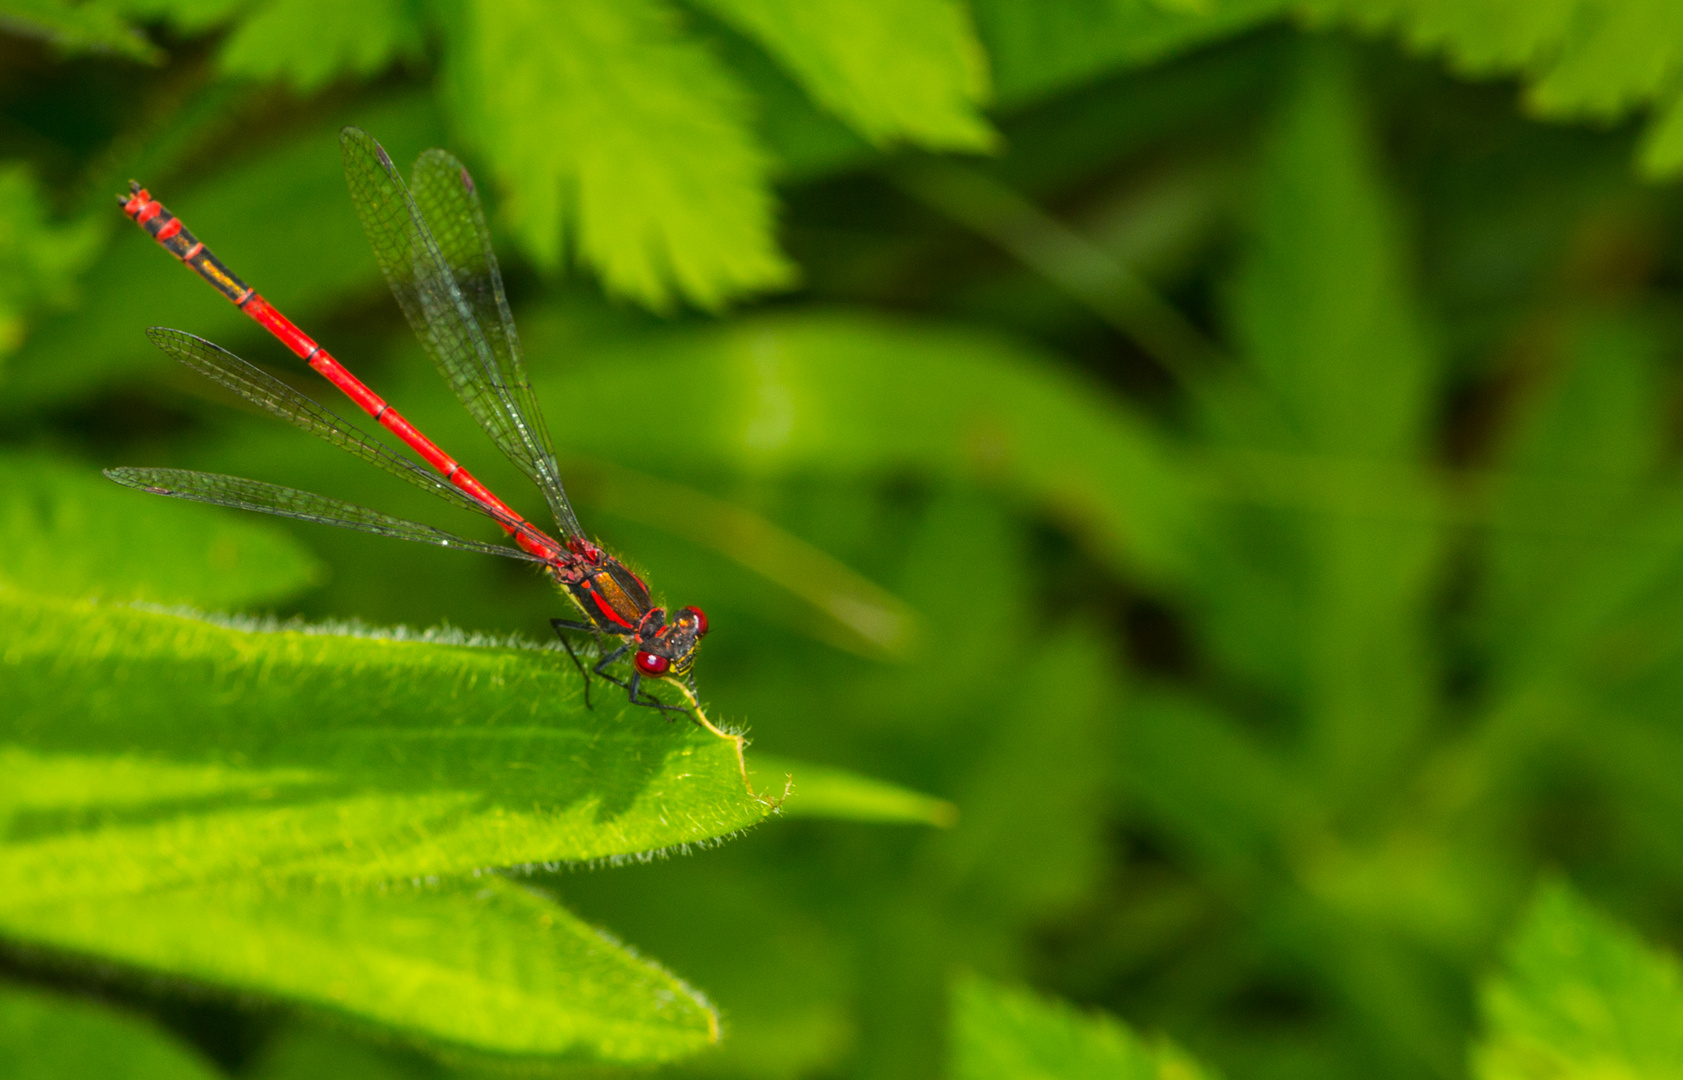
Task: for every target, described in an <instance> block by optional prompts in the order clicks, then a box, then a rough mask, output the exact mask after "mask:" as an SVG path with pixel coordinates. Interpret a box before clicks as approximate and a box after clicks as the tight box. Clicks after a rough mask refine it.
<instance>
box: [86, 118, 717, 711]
mask: <svg viewBox="0 0 1683 1080" xmlns="http://www.w3.org/2000/svg"><path fill="white" fill-rule="evenodd" d="M339 145H340V149H341V151H342V153H343V155H344V161H345V177H346V180H347V181H348V182H349V184H350V189H351V200H352V202H353V203H355V204H356V209H357V213H358V215H359V216H360V217H361V218H362V224H363V228H364V230H365V231H366V232H367V233H368V239H369V242H370V243H371V244H372V245H373V247H374V254H375V256H376V258H377V259H378V261H379V263H380V268H381V269H382V270H383V271H384V272H385V275H386V281H387V282H388V283H389V284H390V285H391V289H392V293H393V294H394V295H395V296H396V297H397V302H398V306H399V307H401V308H402V309H403V313H404V315H406V316H407V317H408V319H409V324H410V326H412V327H413V328H414V330H415V333H416V335H417V336H418V337H419V338H420V339H421V344H422V345H423V346H424V347H425V349H426V351H427V354H428V355H429V356H431V357H432V360H433V363H434V364H436V365H437V367H438V370H439V372H440V373H441V374H442V375H443V376H444V379H445V381H446V382H447V383H449V384H450V388H451V389H452V390H453V391H455V394H456V397H457V398H458V399H459V400H460V401H461V403H462V405H463V406H464V407H465V408H466V409H467V411H468V412H469V413H470V414H471V415H472V416H473V418H474V420H476V421H477V422H478V423H479V426H480V427H482V428H484V429H485V433H486V434H487V435H489V436H490V437H491V440H492V442H494V443H496V445H497V447H498V448H499V449H501V450H502V452H503V453H504V454H506V455H507V456H508V458H509V460H510V461H512V462H514V464H515V465H516V466H518V467H519V468H520V470H521V471H522V472H524V473H525V474H526V476H527V477H529V478H530V479H531V481H532V482H533V483H534V484H536V485H537V487H538V490H539V491H541V492H542V493H543V496H544V498H545V500H547V501H548V503H549V508H550V512H551V513H552V514H553V516H554V518H555V524H556V528H557V530H558V532H559V534H560V539H559V540H557V539H555V538H553V537H551V536H550V535H549V534H547V533H545V532H544V531H543V530H541V529H539V528H538V527H537V526H535V525H533V524H532V523H531V522H530V521H527V520H526V519H525V518H523V517H521V516H520V515H519V514H518V513H516V512H515V511H514V510H513V509H511V508H510V507H509V506H508V504H507V503H505V502H503V501H502V500H501V499H499V498H497V496H495V495H493V494H492V493H491V492H490V491H489V490H488V489H487V488H486V487H485V486H484V485H483V484H481V483H480V482H479V481H478V480H476V479H474V478H473V476H472V475H471V474H469V473H468V471H467V470H466V469H464V468H462V467H461V465H459V464H458V463H457V462H456V461H455V460H454V459H453V458H451V457H450V456H449V455H448V454H446V453H445V452H444V451H443V450H441V449H439V448H438V446H437V445H436V444H435V443H434V442H433V441H432V440H431V439H429V438H427V437H426V436H425V435H423V434H421V433H420V432H419V431H417V430H416V429H415V427H414V426H413V425H412V424H410V423H409V421H407V420H405V419H404V418H403V417H402V416H401V415H400V414H399V413H398V412H397V410H395V409H393V408H392V407H391V406H390V405H388V404H387V403H386V402H385V401H384V400H383V399H381V398H380V396H379V395H377V394H375V393H374V391H372V390H370V389H369V388H368V387H367V386H365V385H363V383H362V382H361V381H360V380H359V379H357V377H356V376H354V375H352V374H351V373H350V372H349V371H348V370H346V369H345V367H344V365H343V364H341V363H340V362H339V361H338V360H335V359H334V358H333V357H332V356H331V355H329V354H328V352H327V351H326V350H325V349H323V348H322V347H321V346H320V345H318V344H316V343H315V342H314V341H313V340H311V339H310V338H309V337H308V336H307V335H306V334H305V333H304V332H303V331H302V330H299V329H298V328H297V327H296V326H294V325H293V324H292V322H291V321H290V320H289V319H287V318H286V316H284V315H282V314H281V313H280V312H278V311H276V310H275V309H274V308H273V307H271V306H270V305H269V303H268V301H266V300H264V299H263V298H262V297H261V296H259V295H258V294H257V291H256V290H255V289H253V288H251V287H249V286H247V285H246V284H245V283H244V282H243V281H241V280H240V279H239V278H237V277H235V276H234V274H233V273H232V272H231V271H230V270H229V269H228V268H227V267H226V266H224V265H223V264H222V262H221V261H220V260H219V259H217V257H216V256H215V255H213V254H211V252H210V250H209V249H208V248H206V247H205V245H204V244H203V243H201V242H200V241H199V240H198V239H197V238H196V237H195V236H193V234H192V233H190V232H188V231H187V229H186V228H184V227H183V226H182V224H181V221H180V219H179V218H176V217H175V216H174V215H172V214H171V213H170V212H169V211H168V210H165V209H164V208H163V206H162V205H161V204H159V203H158V201H157V200H156V199H153V198H152V196H151V194H150V193H149V192H147V190H146V189H145V188H143V187H141V186H140V185H139V184H138V183H134V182H132V181H131V182H130V184H129V188H130V193H129V195H128V196H127V197H125V196H121V195H119V196H118V197H117V199H118V201H119V202H121V203H122V206H123V212H124V213H126V214H128V216H129V217H131V218H133V219H134V220H135V222H136V224H138V225H140V227H141V228H143V229H145V230H146V232H147V233H149V234H151V236H152V238H153V239H155V240H157V241H158V243H159V244H161V245H163V247H164V248H165V249H166V250H167V251H169V252H170V254H172V255H174V256H175V257H176V258H178V259H180V260H181V261H182V262H184V263H186V264H187V266H188V267H189V268H191V269H192V270H193V271H194V272H195V273H197V274H198V275H199V276H200V277H202V278H204V279H205V280H206V281H208V282H209V283H210V284H211V285H213V286H214V287H215V288H216V289H217V291H219V292H221V293H222V295H223V296H226V297H227V298H228V299H229V300H230V301H232V302H233V303H234V305H235V306H237V307H238V308H239V309H240V310H242V311H244V312H245V313H246V314H247V315H249V316H251V317H252V319H254V320H256V322H257V323H258V325H260V326H262V327H263V328H264V329H265V330H267V331H269V333H271V334H273V335H274V336H275V337H276V338H278V339H280V341H281V343H282V344H284V345H285V346H286V347H287V348H289V349H291V350H292V351H293V352H294V353H296V354H297V355H298V356H299V357H301V358H302V359H303V360H304V361H305V362H306V363H308V364H309V365H310V367H312V368H314V369H315V370H316V371H317V372H319V373H320V374H321V375H323V376H325V377H326V379H327V380H328V381H329V382H331V383H332V384H333V385H334V386H337V387H338V388H339V389H340V390H342V391H344V393H345V395H346V396H347V397H349V398H350V399H351V400H352V401H353V402H355V403H356V405H357V406H358V407H359V408H361V409H362V411H364V412H366V413H367V414H368V415H369V416H371V417H373V418H374V420H375V421H376V422H377V423H379V424H380V426H381V427H384V428H385V429H386V430H388V431H390V432H391V433H392V434H393V435H396V436H397V437H398V438H399V439H400V440H402V441H403V442H404V443H405V444H406V445H407V446H409V447H410V449H412V450H414V451H415V453H417V454H418V455H420V457H421V459H422V460H423V461H425V462H426V463H427V464H428V465H430V466H432V468H433V469H434V470H435V471H436V472H435V473H434V472H428V471H426V470H425V469H422V468H420V467H419V466H417V465H415V464H414V463H413V462H411V461H410V460H408V459H407V458H405V457H402V456H400V455H398V454H397V453H394V452H393V451H392V450H390V449H388V448H387V447H386V446H385V445H384V444H383V443H381V442H379V441H377V440H375V439H373V438H371V437H370V436H369V435H367V434H366V433H364V432H363V431H362V430H360V429H359V428H356V427H354V426H352V425H351V424H349V423H347V422H345V421H344V420H343V419H341V418H340V417H339V416H338V415H336V414H335V413H333V412H332V411H331V410H329V409H327V408H325V407H324V406H322V405H320V404H318V403H317V402H315V401H314V400H312V399H310V398H308V397H306V396H305V395H303V394H301V393H299V392H298V391H296V390H294V389H292V388H291V387H290V386H288V385H286V384H285V383H283V382H281V381H280V380H279V379H276V378H275V377H274V376H272V375H270V374H268V373H267V372H265V371H263V370H262V369H261V368H258V367H256V366H254V365H252V364H249V363H247V362H246V361H244V360H241V359H240V358H239V357H237V356H235V355H234V354H233V353H230V352H228V351H227V350H226V349H223V348H220V347H219V346H216V345H213V344H211V343H210V342H208V341H205V340H204V339H202V338H198V337H194V336H193V335H191V334H186V333H182V332H181V331H179V330H167V329H164V328H162V327H153V328H152V329H151V330H148V331H147V336H148V337H149V338H151V340H152V342H153V343H154V344H156V345H157V346H158V347H159V348H161V349H162V350H163V351H164V352H166V353H168V354H169V355H170V356H173V357H174V358H175V359H177V360H179V361H181V362H182V363H184V364H186V365H187V366H188V367H190V368H192V369H193V370H194V371H197V372H199V373H200V374H202V375H204V376H206V377H207V378H210V379H212V380H214V381H216V382H218V383H220V384H221V385H222V386H224V387H226V388H227V389H229V390H232V391H233V392H234V393H236V394H239V395H240V396H241V397H243V398H245V399H246V400H247V401H250V402H251V403H252V404H254V405H257V406H258V407H260V408H262V409H264V410H266V411H268V412H270V413H273V414H274V415H275V416H278V417H280V418H281V419H283V420H286V421H287V422H289V423H291V424H294V425H296V426H298V427H300V428H303V429H304V430H305V431H308V432H309V433H310V434H312V435H315V436H317V437H319V438H322V439H325V440H326V441H328V442H330V443H332V444H334V445H335V446H338V447H340V448H341V449H343V450H346V451H348V452H349V453H351V454H354V455H356V456H357V457H360V458H362V459H363V460H364V461H367V462H369V463H371V464H373V465H376V466H378V467H380V468H382V469H384V470H386V471H387V472H389V473H391V474H392V475H394V476H397V477H400V478H402V479H403V480H406V481H408V482H409V483H411V484H414V485H416V486H417V487H421V488H425V489H426V490H428V491H431V492H432V493H434V494H435V495H438V496H440V497H441V498H443V499H445V500H446V501H448V502H452V503H455V504H456V505H457V506H461V507H464V508H466V509H468V510H472V511H475V512H477V513H480V514H484V515H485V516H486V517H489V518H490V519H491V520H493V521H495V522H496V523H497V524H498V525H499V526H501V527H502V529H503V531H504V532H506V533H507V534H508V535H509V536H510V537H511V538H512V539H513V541H514V546H510V545H507V544H492V543H485V542H482V541H478V540H469V539H466V538H464V537H460V536H456V535H454V534H452V533H448V532H445V531H444V530H442V529H437V528H434V527H432V526H430V525H422V524H419V523H417V522H413V521H405V520H403V519H401V518H395V517H392V516H390V515H389V514H383V513H381V512H380V511H378V510H370V509H368V508H366V507H362V506H357V505H354V504H352V503H347V502H342V501H340V500H338V499H331V498H328V497H327V496H325V495H315V494H311V493H310V492H307V491H298V490H295V489H293V488H286V487H280V486H278V485H275V484H269V483H265V482H263V481H259V480H245V479H241V478H239V477H235V476H220V475H216V474H213V473H201V472H191V471H188V470H184V469H131V468H123V469H107V470H106V472H105V475H107V476H109V477H110V478H111V479H113V480H115V481H117V482H118V483H119V484H124V485H127V486H128V487H132V488H138V489H140V490H142V491H148V492H151V493H152V494H155V495H168V496H171V497H174V498H178V499H192V500H195V501H197V502H205V503H214V504H216V505H218V506H233V507H239V508H241V509H244V510H256V511H260V512H262V513H265V514H278V515H280V516H281V517H289V518H297V519H299V520H302V521H316V522H321V523H323V524H327V525H337V526H340V527H342V528H347V529H360V530H362V531H363V532H370V533H376V534H379V535H381V536H395V537H398V538H399V539H403V540H415V541H419V542H421V543H425V544H437V545H439V546H440V547H449V548H460V549H462V550H465V551H478V552H485V553H487V554H492V555H503V556H506V557H508V558H512V559H524V560H526V561H528V562H533V563H537V564H539V565H541V566H542V567H543V569H544V571H545V572H546V573H548V574H549V575H550V576H551V577H552V578H553V579H554V580H555V582H556V583H557V584H558V585H559V586H560V587H561V590H562V592H563V593H564V594H565V595H566V597H567V598H568V599H569V600H571V601H572V602H573V605H574V606H575V607H577V608H578V610H579V612H580V614H582V615H583V616H584V618H583V619H582V620H574V619H552V620H550V622H551V623H552V624H553V625H554V627H555V630H556V632H557V634H559V635H560V637H561V642H562V644H563V645H564V646H565V647H566V649H567V654H568V655H569V656H571V657H572V659H573V663H574V664H575V665H577V666H578V669H579V672H580V674H581V675H584V676H585V694H586V701H587V702H588V701H589V675H586V674H585V671H584V665H583V664H582V663H580V661H579V658H578V654H577V653H576V652H574V650H573V647H572V643H571V642H570V641H568V639H567V632H568V631H581V632H585V633H589V634H592V635H594V636H596V637H597V638H598V639H600V638H601V637H603V636H607V637H609V638H617V639H620V640H619V643H618V645H617V647H615V648H613V649H612V650H607V651H605V654H604V655H602V656H601V658H600V659H599V660H598V661H597V663H596V664H595V666H594V667H593V668H592V669H591V671H592V672H594V673H595V674H597V675H600V676H602V677H603V678H606V679H608V680H610V681H612V682H614V683H616V684H618V685H619V686H620V687H622V688H624V689H625V691H626V692H627V693H628V694H629V695H630V699H631V701H632V703H633V704H637V705H644V706H648V707H651V708H656V709H660V710H662V711H666V712H682V711H683V710H681V709H679V708H676V707H674V706H672V705H668V704H666V703H664V702H661V701H659V700H658V699H656V698H654V697H652V696H651V695H649V693H648V691H647V689H646V688H644V687H643V680H644V679H664V680H667V681H670V682H672V683H673V684H674V685H676V686H677V687H678V689H679V690H680V691H681V692H683V693H684V695H685V696H686V697H687V698H688V699H689V701H690V702H691V704H692V705H693V704H694V703H695V700H696V699H695V686H694V676H693V674H692V666H693V664H694V662H695V649H696V644H697V642H698V641H699V640H700V639H701V637H702V636H703V635H704V634H706V633H707V617H706V616H705V615H703V614H702V613H701V610H700V609H699V608H694V607H686V608H681V609H679V610H678V611H677V612H675V613H674V614H673V615H672V616H671V617H668V614H667V610H666V608H664V607H661V606H657V605H655V604H654V603H653V602H652V601H651V600H650V598H649V590H648V586H646V585H645V584H643V581H642V579H640V578H639V577H638V576H637V575H636V574H634V573H632V572H631V571H630V570H629V569H627V568H626V566H625V565H624V564H623V563H621V562H620V561H619V560H618V559H617V558H615V557H614V556H613V555H611V554H609V553H608V552H606V551H604V550H603V549H602V548H601V547H599V546H598V545H597V544H595V543H594V542H592V541H591V540H590V539H589V538H588V537H586V536H585V534H584V530H583V529H582V528H580V526H579V523H578V518H577V517H576V516H574V514H573V508H572V506H571V505H570V504H569V503H568V502H567V495H566V492H565V490H564V489H563V488H562V486H561V475H560V471H559V469H558V468H557V466H556V462H555V451H554V449H553V447H552V446H551V444H550V439H549V433H548V430H547V429H546V428H545V426H544V420H543V413H542V411H541V410H540V409H539V408H538V402H537V398H536V396H535V394H534V393H533V391H532V385H531V381H530V380H529V379H528V378H527V376H526V362H525V360H524V358H523V356H522V354H521V351H520V341H519V338H518V337H517V336H516V335H515V331H514V318H513V316H512V315H511V314H510V312H509V307H508V300H507V297H506V296H505V295H504V293H503V282H502V275H501V274H500V273H499V272H498V270H497V258H496V255H495V253H493V251H492V250H491V239H490V233H489V231H488V230H487V228H486V225H485V214H484V211H483V210H482V209H481V207H480V205H479V195H478V193H477V191H476V190H475V188H474V185H473V180H472V179H471V178H470V177H469V176H468V172H467V170H466V169H465V168H463V167H462V164H461V162H459V161H457V160H456V159H455V158H454V157H452V156H451V155H450V154H448V153H446V152H445V151H443V150H428V151H427V152H426V153H424V154H422V155H421V156H420V158H419V160H417V161H416V163H415V170H414V173H413V174H412V176H411V182H410V184H409V185H408V186H405V184H404V183H403V178H402V177H401V176H400V175H399V174H398V171H397V169H396V168H395V167H394V166H393V165H392V162H391V158H390V157H388V156H387V155H386V151H385V149H384V148H382V147H381V146H380V144H379V143H377V142H375V141H374V140H373V138H371V137H370V136H369V135H368V134H367V133H366V132H363V131H360V130H358V129H357V128H346V129H344V131H342V132H341V133H340V137H339ZM627 652H630V653H631V654H632V659H631V672H630V678H629V679H628V680H627V679H621V678H619V677H618V676H616V675H614V674H613V673H612V671H611V670H610V668H611V667H612V666H613V665H614V664H615V663H616V662H617V661H618V660H619V659H620V658H621V657H623V656H624V655H625V654H626V653H627Z"/></svg>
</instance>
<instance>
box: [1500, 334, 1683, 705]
mask: <svg viewBox="0 0 1683 1080" xmlns="http://www.w3.org/2000/svg"><path fill="white" fill-rule="evenodd" d="M1660 349H1661V346H1660V343H1659V341H1658V340H1657V336H1656V334H1655V332H1654V329H1653V328H1652V327H1649V326H1646V325H1644V324H1643V323H1642V322H1639V321H1637V320H1635V319H1632V318H1629V317H1621V316H1613V315H1601V316H1591V317H1586V318H1584V319H1581V320H1579V321H1577V322H1575V323H1573V324H1572V325H1570V326H1568V327H1566V328H1565V329H1564V331H1563V333H1562V339H1561V341H1560V343H1559V351H1560V352H1561V353H1562V354H1563V355H1562V356H1561V357H1560V359H1559V361H1558V363H1557V368H1556V370H1554V371H1549V372H1545V373H1543V375H1542V376H1541V377H1540V378H1539V379H1538V380H1536V382H1535V384H1534V388H1533V390H1532V392H1531V394H1530V397H1529V399H1528V400H1523V401H1521V402H1520V403H1519V407H1518V408H1516V410H1515V411H1516V413H1517V416H1516V419H1515V422H1514V425H1513V430H1511V431H1510V432H1509V433H1508V435H1507V440H1506V442H1507V445H1505V446H1503V447H1502V448H1501V456H1500V457H1499V458H1498V461H1499V464H1500V465H1501V472H1500V473H1499V474H1498V478H1497V480H1496V483H1495V484H1494V486H1493V490H1492V491H1491V492H1490V505H1491V516H1492V520H1493V521H1494V522H1495V523H1496V524H1497V526H1498V528H1497V529H1496V530H1495V531H1494V532H1493V533H1492V535H1491V540H1490V547H1489V559H1490V573H1489V576H1488V582H1487V585H1486V593H1485V596H1484V598H1483V599H1484V619H1485V625H1484V627H1483V629H1484V636H1485V638H1486V641H1487V643H1488V647H1489V648H1490V649H1491V650H1492V651H1493V652H1494V653H1495V655H1496V657H1497V660H1498V662H1499V664H1500V665H1501V667H1503V668H1505V669H1507V670H1508V673H1509V674H1510V675H1511V674H1513V673H1514V671H1515V669H1524V670H1525V671H1526V672H1527V673H1529V674H1533V675H1542V676H1544V677H1548V675H1550V674H1553V673H1558V672H1559V671H1560V669H1561V668H1562V667H1570V666H1571V665H1572V663H1573V661H1574V659H1577V657H1576V656H1575V653H1576V652H1577V650H1579V649H1581V648H1582V647H1583V646H1584V645H1585V644H1586V643H1587V642H1588V640H1589V639H1590V637H1591V635H1593V633H1594V632H1595V631H1596V630H1600V629H1605V625H1604V619H1605V618H1606V616H1607V614H1608V612H1607V611H1606V609H1605V607H1604V604H1605V603H1606V601H1607V600H1608V599H1610V598H1612V597H1615V596H1620V595H1629V594H1630V593H1631V592H1632V591H1633V590H1630V589H1628V588H1625V589H1609V588H1608V587H1607V586H1608V584H1609V583H1610V581H1611V580H1612V579H1613V578H1614V577H1623V576H1624V575H1625V574H1627V573H1628V572H1629V571H1630V570H1632V569H1634V568H1636V567H1641V566H1650V567H1653V566H1656V565H1663V563H1664V562H1665V559H1664V555H1665V553H1666V548H1665V547H1663V546H1662V547H1660V548H1658V549H1654V548H1651V547H1650V548H1649V549H1648V550H1647V551H1643V550H1642V547H1643V546H1645V545H1648V544H1651V543H1653V542H1655V541H1658V542H1660V543H1661V544H1662V545H1663V544H1664V543H1665V542H1666V541H1668V540H1669V541H1671V542H1672V543H1675V542H1676V539H1677V538H1676V537H1675V534H1674V532H1673V531H1672V530H1660V531H1658V532H1656V531H1654V530H1652V529H1646V528H1640V527H1633V526H1635V525H1636V524H1637V523H1638V522H1640V521H1645V520H1647V521H1651V520H1652V519H1653V518H1654V517H1655V516H1656V513H1655V512H1656V511H1657V510H1659V504H1658V503H1657V501H1656V500H1655V499H1654V497H1653V496H1654V493H1653V491H1652V489H1651V488H1649V487H1648V486H1647V485H1648V484H1649V483H1651V482H1652V480H1653V478H1654V477H1655V475H1656V472H1657V469H1658V467H1659V465H1660V462H1661V461H1662V460H1663V455H1664V450H1665V445H1666V434H1665V432H1666V414H1665V409H1664V399H1663V387H1662V384H1661V371H1660V367H1659V355H1660ZM1674 550H1675V549H1674ZM1677 553H1678V554H1683V552H1677ZM1586 581H1588V582H1591V583H1593V584H1592V585H1591V587H1589V588H1587V589H1586V588H1583V587H1581V584H1580V583H1583V582H1586ZM1643 584H1644V586H1651V585H1652V580H1651V579H1650V580H1648V581H1645V582H1644V583H1643ZM1634 591H1635V592H1643V591H1646V589H1645V588H1640V587H1639V588H1638V589H1636V590H1634Z"/></svg>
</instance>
